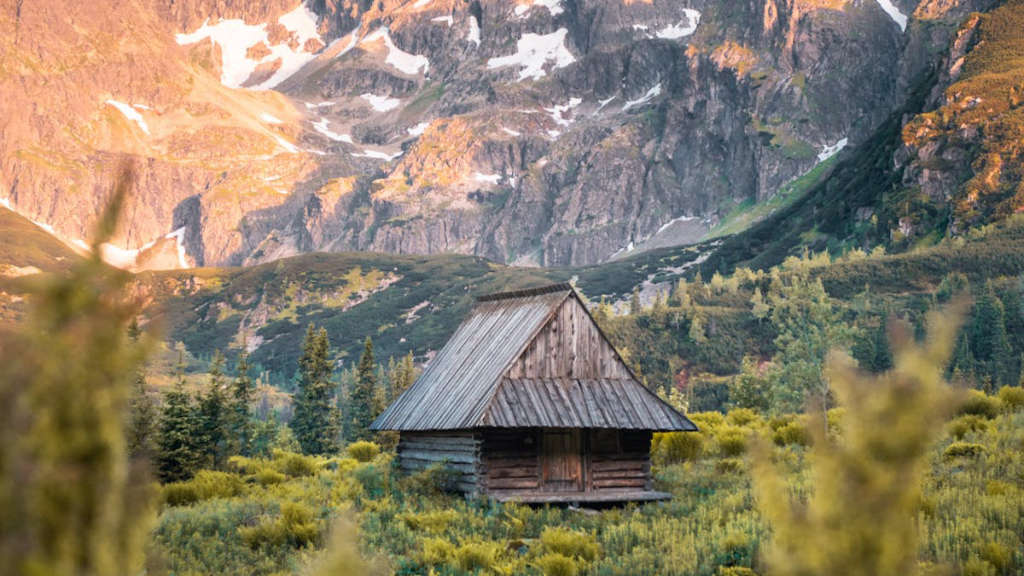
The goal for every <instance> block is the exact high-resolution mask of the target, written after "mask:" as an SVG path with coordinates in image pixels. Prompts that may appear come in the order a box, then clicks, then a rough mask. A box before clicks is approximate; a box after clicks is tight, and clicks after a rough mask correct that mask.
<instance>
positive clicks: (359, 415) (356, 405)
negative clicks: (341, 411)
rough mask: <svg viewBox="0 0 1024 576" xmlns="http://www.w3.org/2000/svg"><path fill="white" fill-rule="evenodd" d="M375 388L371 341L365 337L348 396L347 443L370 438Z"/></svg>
mask: <svg viewBox="0 0 1024 576" xmlns="http://www.w3.org/2000/svg"><path fill="white" fill-rule="evenodd" d="M376 388H377V376H376V374H375V373H374V360H373V341H372V340H370V337H369V336H367V337H366V343H365V344H364V346H363V354H362V356H360V357H359V366H358V368H357V369H356V381H355V385H354V386H353V387H352V393H351V394H350V395H349V405H348V406H349V418H348V423H349V425H348V430H346V433H345V437H346V438H347V439H348V440H349V441H356V440H366V439H367V438H369V437H370V436H371V433H370V424H372V423H373V419H374V417H375V416H376V415H375V414H374V413H373V398H374V390H375V389H376Z"/></svg>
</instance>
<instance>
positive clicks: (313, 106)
mask: <svg viewBox="0 0 1024 576" xmlns="http://www.w3.org/2000/svg"><path fill="white" fill-rule="evenodd" d="M303 104H305V105H306V108H307V109H309V110H316V109H317V108H323V107H326V106H334V102H317V103H316V104H313V103H312V102H303Z"/></svg>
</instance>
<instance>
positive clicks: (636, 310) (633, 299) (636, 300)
mask: <svg viewBox="0 0 1024 576" xmlns="http://www.w3.org/2000/svg"><path fill="white" fill-rule="evenodd" d="M641 312H643V306H642V305H641V304H640V289H639V288H635V287H634V288H633V293H632V294H630V296H629V314H630V316H637V315H639V314H640V313H641Z"/></svg>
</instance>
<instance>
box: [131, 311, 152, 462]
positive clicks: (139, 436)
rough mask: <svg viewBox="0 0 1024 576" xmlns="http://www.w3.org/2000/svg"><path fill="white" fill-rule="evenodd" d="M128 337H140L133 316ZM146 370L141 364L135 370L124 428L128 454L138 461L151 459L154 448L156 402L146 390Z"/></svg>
mask: <svg viewBox="0 0 1024 576" xmlns="http://www.w3.org/2000/svg"><path fill="white" fill-rule="evenodd" d="M128 337H129V338H130V339H131V341H132V342H133V343H136V344H137V343H138V342H139V339H140V337H141V332H140V330H139V324H138V322H137V321H136V320H135V319H134V318H133V319H132V322H131V324H130V325H129V327H128ZM146 388H147V386H146V372H145V369H144V367H143V366H139V368H138V369H137V370H135V377H134V382H133V387H132V398H131V401H130V403H129V408H128V426H127V429H126V430H125V435H126V440H127V442H128V455H129V456H131V457H132V459H134V460H137V461H140V462H148V461H149V460H151V459H152V457H153V454H154V451H155V450H156V439H155V435H156V421H157V416H158V415H157V409H156V403H155V402H153V399H152V398H151V397H150V396H149V394H148V393H147V392H146Z"/></svg>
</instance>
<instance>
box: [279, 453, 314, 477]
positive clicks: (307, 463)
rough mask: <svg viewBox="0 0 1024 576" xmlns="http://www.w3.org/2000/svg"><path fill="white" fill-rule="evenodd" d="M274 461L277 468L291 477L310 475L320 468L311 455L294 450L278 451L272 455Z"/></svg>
mask: <svg viewBox="0 0 1024 576" xmlns="http://www.w3.org/2000/svg"><path fill="white" fill-rule="evenodd" d="M274 463H275V465H276V467H277V468H278V470H280V471H281V472H284V473H285V474H287V475H288V476H291V477H292V478H301V477H303V476H312V475H314V474H316V471H317V469H319V468H320V466H319V464H318V463H317V461H316V458H314V457H313V456H304V455H302V454H296V453H294V452H278V453H276V454H275V455H274Z"/></svg>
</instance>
